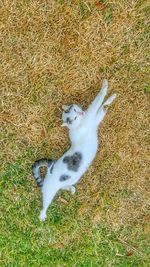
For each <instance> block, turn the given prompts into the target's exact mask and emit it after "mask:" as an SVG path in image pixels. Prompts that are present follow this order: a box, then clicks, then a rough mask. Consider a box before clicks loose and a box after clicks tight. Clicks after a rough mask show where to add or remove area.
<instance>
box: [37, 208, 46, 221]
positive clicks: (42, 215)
mask: <svg viewBox="0 0 150 267" xmlns="http://www.w3.org/2000/svg"><path fill="white" fill-rule="evenodd" d="M46 217H47V216H46V213H45V211H44V210H41V212H40V216H39V219H40V221H41V222H44V221H45V220H46Z"/></svg>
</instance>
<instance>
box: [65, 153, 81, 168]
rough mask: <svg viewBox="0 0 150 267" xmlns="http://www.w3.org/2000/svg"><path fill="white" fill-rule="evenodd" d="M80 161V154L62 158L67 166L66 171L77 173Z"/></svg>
mask: <svg viewBox="0 0 150 267" xmlns="http://www.w3.org/2000/svg"><path fill="white" fill-rule="evenodd" d="M81 160H82V154H81V153H80V152H75V153H74V154H73V155H72V156H66V157H64V159H63V162H64V163H66V164H67V168H68V170H70V171H74V172H77V171H78V169H79V167H80V163H81Z"/></svg>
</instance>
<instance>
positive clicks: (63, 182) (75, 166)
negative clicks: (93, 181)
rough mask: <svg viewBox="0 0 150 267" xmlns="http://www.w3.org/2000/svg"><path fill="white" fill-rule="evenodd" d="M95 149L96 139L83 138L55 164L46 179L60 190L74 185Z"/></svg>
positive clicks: (93, 154)
mask: <svg viewBox="0 0 150 267" xmlns="http://www.w3.org/2000/svg"><path fill="white" fill-rule="evenodd" d="M94 137H95V136H94ZM97 147H98V140H97V138H91V139H88V140H87V139H86V138H85V139H84V140H83V141H82V142H80V143H79V144H76V146H72V147H71V148H70V149H69V150H68V151H67V152H66V153H65V154H64V155H63V156H62V157H61V158H60V159H59V160H58V161H57V162H56V163H55V165H54V168H53V172H52V174H51V175H50V176H49V175H48V176H49V178H47V179H53V181H54V183H55V182H56V183H58V184H59V187H60V188H61V187H65V186H68V185H73V184H76V183H77V182H78V181H79V179H80V178H81V176H82V175H83V174H84V173H85V172H86V171H87V169H88V167H89V165H90V164H91V163H92V161H93V159H94V158H95V155H96V152H97Z"/></svg>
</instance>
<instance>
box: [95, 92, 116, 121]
mask: <svg viewBox="0 0 150 267" xmlns="http://www.w3.org/2000/svg"><path fill="white" fill-rule="evenodd" d="M116 96H117V95H116V94H113V95H112V96H110V97H109V98H108V99H107V100H106V101H105V102H104V103H103V105H102V106H101V107H100V109H99V110H98V112H97V114H96V124H97V125H99V124H100V123H101V122H102V120H103V118H104V117H105V115H106V112H107V109H108V107H109V106H110V105H111V103H112V102H113V101H114V100H115V98H116Z"/></svg>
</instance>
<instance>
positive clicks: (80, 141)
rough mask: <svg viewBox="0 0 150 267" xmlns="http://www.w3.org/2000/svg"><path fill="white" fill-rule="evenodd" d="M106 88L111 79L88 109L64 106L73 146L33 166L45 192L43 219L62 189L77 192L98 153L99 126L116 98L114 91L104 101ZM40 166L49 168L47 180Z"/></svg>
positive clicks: (104, 82)
mask: <svg viewBox="0 0 150 267" xmlns="http://www.w3.org/2000/svg"><path fill="white" fill-rule="evenodd" d="M107 88H108V82H107V80H104V81H103V84H102V89H101V91H100V92H99V94H98V95H97V96H96V98H95V99H94V100H93V102H92V103H91V104H90V106H89V107H88V109H87V110H86V111H83V110H82V108H81V107H80V106H78V105H76V104H72V105H68V106H67V105H64V106H63V107H62V108H63V113H62V121H63V124H62V126H66V127H67V128H68V129H69V137H70V140H71V147H70V149H69V150H68V151H67V152H65V153H64V154H63V155H62V156H61V157H60V158H59V159H58V160H56V161H54V160H51V159H50V160H46V159H41V160H39V161H36V162H35V163H34V164H33V166H32V173H33V176H34V178H35V180H36V182H37V185H38V186H39V187H40V188H41V191H42V195H43V208H42V210H41V212H40V216H39V219H40V220H41V221H45V219H46V217H47V214H46V213H47V209H48V207H49V205H50V204H51V202H52V200H53V198H54V197H55V195H56V193H57V192H58V191H59V190H60V189H64V190H68V191H70V192H71V194H74V193H75V191H76V189H75V187H74V185H75V184H76V183H77V182H78V181H79V180H80V178H81V176H82V175H83V174H84V173H85V172H86V170H87V169H88V167H89V165H90V164H91V163H92V161H93V159H94V158H95V156H96V152H97V149H98V126H99V125H100V123H101V122H102V120H103V118H104V117H105V114H106V111H107V108H108V106H109V105H110V104H111V103H112V102H113V101H114V99H115V98H116V94H113V95H112V96H111V97H109V98H108V99H107V100H106V101H105V102H103V101H104V98H105V96H106V94H107ZM41 166H46V167H47V173H46V176H45V179H44V180H42V178H41V176H40V167H41Z"/></svg>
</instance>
